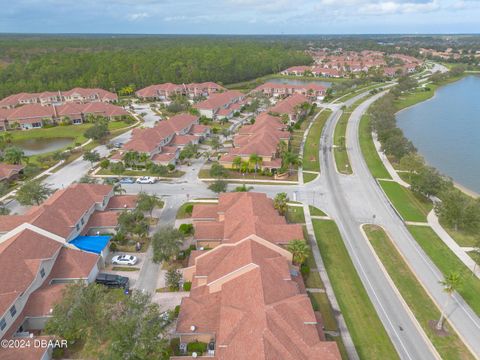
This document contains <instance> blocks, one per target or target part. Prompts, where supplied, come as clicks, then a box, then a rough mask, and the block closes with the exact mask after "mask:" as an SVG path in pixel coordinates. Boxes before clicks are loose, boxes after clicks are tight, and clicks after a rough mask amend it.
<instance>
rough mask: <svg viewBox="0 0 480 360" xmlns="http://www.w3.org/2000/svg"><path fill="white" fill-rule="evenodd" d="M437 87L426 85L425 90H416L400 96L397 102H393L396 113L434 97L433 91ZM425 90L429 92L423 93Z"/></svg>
mask: <svg viewBox="0 0 480 360" xmlns="http://www.w3.org/2000/svg"><path fill="white" fill-rule="evenodd" d="M437 87H438V86H437V85H434V84H428V85H426V87H425V88H417V89H415V90H413V91H410V92H408V93H406V94H404V95H402V96H400V97H399V98H398V100H395V103H394V104H395V108H396V109H397V111H400V110H403V109H406V108H407V107H410V106H412V105H415V104H417V103H419V102H422V101H425V100H428V99H430V98H432V97H433V96H434V95H435V90H436V89H437ZM427 88H428V89H429V90H427V91H425V89H427Z"/></svg>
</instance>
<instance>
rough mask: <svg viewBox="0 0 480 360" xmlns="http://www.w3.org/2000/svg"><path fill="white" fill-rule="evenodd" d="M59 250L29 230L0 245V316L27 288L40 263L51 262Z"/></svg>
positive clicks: (49, 240) (54, 244) (54, 243)
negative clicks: (45, 260)
mask: <svg viewBox="0 0 480 360" xmlns="http://www.w3.org/2000/svg"><path fill="white" fill-rule="evenodd" d="M62 246H63V245H62V243H60V242H58V241H55V240H52V239H50V238H48V237H46V236H43V235H40V234H38V233H36V232H34V231H31V230H29V229H26V230H23V231H21V232H19V233H18V234H16V235H14V236H12V237H10V238H9V239H7V240H5V241H4V242H2V243H0V284H2V286H1V288H0V314H3V313H4V312H5V311H7V309H8V308H9V307H10V306H11V305H12V303H13V301H14V300H15V299H16V298H17V297H18V296H19V295H20V294H21V293H23V292H25V290H26V289H27V288H28V287H29V286H30V284H31V283H32V281H33V280H34V279H35V277H36V276H37V273H38V271H39V266H40V263H41V260H43V259H50V258H52V257H53V256H54V255H55V253H56V252H57V251H59V250H60V248H61V247H62ZM13 269H14V271H13Z"/></svg>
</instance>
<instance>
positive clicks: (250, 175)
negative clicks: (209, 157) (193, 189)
mask: <svg viewBox="0 0 480 360" xmlns="http://www.w3.org/2000/svg"><path fill="white" fill-rule="evenodd" d="M198 178H199V179H211V178H212V175H210V169H208V168H203V169H200V171H199V172H198ZM222 179H224V180H227V181H228V180H231V179H235V180H240V181H241V180H243V179H245V180H268V181H270V182H272V183H275V181H297V180H298V176H297V173H296V171H293V172H292V175H290V176H288V177H286V178H284V179H278V180H275V178H274V177H273V176H267V175H262V174H261V173H259V172H257V174H255V173H254V172H247V173H245V175H244V174H243V173H241V172H240V171H237V170H231V169H226V174H225V177H223V178H222Z"/></svg>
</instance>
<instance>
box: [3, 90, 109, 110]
mask: <svg viewBox="0 0 480 360" xmlns="http://www.w3.org/2000/svg"><path fill="white" fill-rule="evenodd" d="M116 101H118V96H117V94H114V93H112V92H110V91H107V90H103V89H98V88H96V89H85V88H79V87H77V88H74V89H71V90H68V91H44V92H41V93H19V94H14V95H10V96H8V97H6V98H4V99H2V100H0V108H7V109H11V108H14V107H17V106H19V105H28V104H41V105H44V106H46V105H61V104H64V103H87V102H108V103H109V102H116Z"/></svg>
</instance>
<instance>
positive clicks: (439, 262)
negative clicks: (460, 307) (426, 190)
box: [408, 226, 480, 315]
mask: <svg viewBox="0 0 480 360" xmlns="http://www.w3.org/2000/svg"><path fill="white" fill-rule="evenodd" d="M408 229H409V230H410V233H411V234H412V235H413V237H414V238H415V240H416V241H417V242H418V244H419V245H420V246H421V247H422V249H423V251H425V252H426V253H427V255H428V256H429V257H430V259H432V261H433V262H434V263H435V265H436V266H437V267H438V268H439V269H440V271H441V272H442V273H443V274H444V275H448V274H449V273H451V272H454V271H457V272H460V274H461V275H462V283H461V284H460V287H459V288H458V293H459V294H460V295H461V296H462V297H463V299H464V300H465V301H466V302H467V304H468V305H470V307H471V308H472V310H473V311H474V312H475V313H476V314H477V315H480V297H479V296H478V295H479V294H480V279H478V278H477V277H476V276H474V275H473V274H472V272H471V271H470V269H469V268H467V267H466V266H465V265H464V264H463V263H462V262H461V261H460V259H458V257H457V256H456V255H455V254H454V253H453V252H452V251H451V250H450V249H449V248H448V246H447V245H445V244H444V243H443V241H442V240H441V239H440V238H439V237H438V236H437V234H435V232H434V231H433V230H432V228H430V227H427V226H408Z"/></svg>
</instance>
